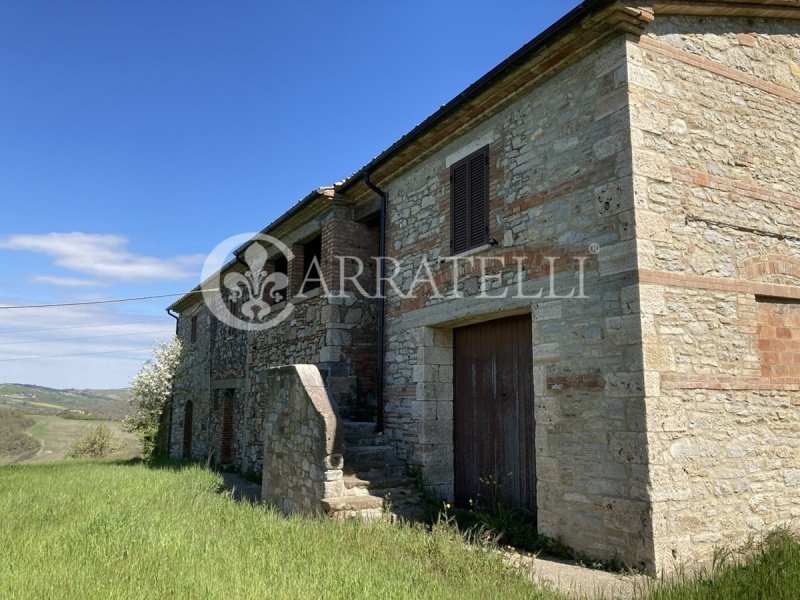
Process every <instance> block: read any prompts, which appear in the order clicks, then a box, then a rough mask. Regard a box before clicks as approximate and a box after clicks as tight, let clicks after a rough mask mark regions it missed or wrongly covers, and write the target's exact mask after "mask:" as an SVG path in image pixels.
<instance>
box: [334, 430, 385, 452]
mask: <svg viewBox="0 0 800 600" xmlns="http://www.w3.org/2000/svg"><path fill="white" fill-rule="evenodd" d="M344 442H345V445H346V446H347V447H348V448H352V447H355V446H385V445H386V439H385V438H384V437H383V434H380V433H373V434H372V435H371V436H369V437H347V436H345V438H344Z"/></svg>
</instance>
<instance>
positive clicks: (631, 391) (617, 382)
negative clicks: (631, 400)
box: [605, 372, 644, 398]
mask: <svg viewBox="0 0 800 600" xmlns="http://www.w3.org/2000/svg"><path fill="white" fill-rule="evenodd" d="M605 380H606V386H605V389H606V393H607V394H608V395H609V396H611V397H616V398H619V397H640V396H643V395H644V389H643V388H644V385H643V383H644V381H643V380H644V377H643V374H642V373H640V372H636V373H608V374H607V375H606V376H605Z"/></svg>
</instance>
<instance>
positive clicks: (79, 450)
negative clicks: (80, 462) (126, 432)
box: [67, 424, 122, 458]
mask: <svg viewBox="0 0 800 600" xmlns="http://www.w3.org/2000/svg"><path fill="white" fill-rule="evenodd" d="M120 448H122V443H121V442H120V441H119V440H118V439H117V438H115V437H114V433H113V432H112V431H111V429H109V427H108V425H105V424H100V425H98V426H97V427H92V428H91V429H90V430H89V431H87V432H86V433H85V434H84V435H83V436H82V437H80V438H79V439H78V440H77V441H76V442H75V443H74V444H73V446H72V448H70V450H69V453H68V454H67V457H69V458H102V457H104V456H108V455H109V454H112V453H114V452H116V451H117V450H119V449H120Z"/></svg>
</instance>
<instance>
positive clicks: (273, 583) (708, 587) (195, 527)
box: [0, 460, 800, 600]
mask: <svg viewBox="0 0 800 600" xmlns="http://www.w3.org/2000/svg"><path fill="white" fill-rule="evenodd" d="M221 490H222V480H221V479H220V477H219V476H217V475H216V474H214V473H211V472H209V471H207V470H204V469H202V468H199V467H196V466H188V467H185V468H175V467H173V468H162V469H153V468H148V467H147V466H145V465H144V464H143V463H132V462H128V463H125V462H119V461H117V462H115V461H108V460H106V461H59V462H53V463H43V464H33V465H24V466H23V465H19V466H6V467H0V599H2V600H5V599H14V600H16V599H18V598H21V599H27V598H33V599H36V598H48V599H49V598H58V599H61V598H67V599H70V598H81V599H94V598H103V599H106V598H115V599H116V598H120V599H124V598H137V599H139V598H142V599H147V598H158V599H161V598H203V599H207V598H209V599H211V598H269V599H270V600H271V599H277V600H280V599H283V598H291V599H293V600H294V599H305V598H325V599H337V598H348V599H350V598H354V599H355V598H370V599H382V598H423V599H424V598H500V599H503V600H506V599H515V598H534V599H537V598H539V599H543V600H556V599H558V598H563V596H560V595H558V594H556V593H553V592H549V591H544V590H543V589H541V588H537V587H534V586H533V585H531V584H530V583H529V582H528V581H527V580H526V579H525V578H524V577H523V576H520V575H518V574H516V573H514V572H513V571H512V570H511V569H509V568H507V567H506V566H504V564H503V561H502V558H501V557H500V555H499V554H498V553H496V552H494V551H493V550H491V549H487V548H484V547H481V546H480V545H474V544H473V545H469V544H465V543H464V542H463V540H462V538H461V536H460V534H459V533H458V532H457V530H456V529H455V528H454V527H451V526H449V525H448V524H447V523H443V524H440V525H439V526H435V527H434V528H433V531H431V532H428V531H426V530H423V529H420V528H411V527H399V526H391V525H386V524H372V525H369V524H363V523H360V522H358V521H352V520H351V521H333V520H327V519H304V518H288V519H287V518H284V517H282V516H280V515H279V514H277V513H275V512H273V511H271V510H269V509H267V508H264V507H261V506H254V505H250V504H244V503H237V502H234V501H233V500H231V499H230V498H229V497H227V496H226V495H225V494H221V493H220V491H221ZM637 597H639V598H646V599H647V600H701V599H702V600H707V599H711V600H740V599H742V600H784V599H785V600H789V599H792V600H794V599H797V598H800V544H798V542H797V541H796V540H795V539H794V538H793V537H792V536H791V535H789V533H787V532H785V531H780V532H775V533H773V534H771V535H770V536H769V537H768V538H767V539H766V541H765V542H764V543H763V544H761V545H759V546H756V547H755V548H753V549H751V551H750V552H748V553H747V554H746V555H745V554H741V555H733V554H731V555H729V556H727V558H726V560H723V561H719V562H718V563H717V564H716V566H715V567H714V568H713V570H709V571H708V572H706V573H705V574H701V576H700V577H698V578H694V579H690V578H688V577H683V578H678V579H677V580H675V581H673V582H671V583H668V584H663V585H661V586H660V587H657V588H656V587H652V588H648V589H646V590H643V591H642V593H641V594H640V595H639V596H637Z"/></svg>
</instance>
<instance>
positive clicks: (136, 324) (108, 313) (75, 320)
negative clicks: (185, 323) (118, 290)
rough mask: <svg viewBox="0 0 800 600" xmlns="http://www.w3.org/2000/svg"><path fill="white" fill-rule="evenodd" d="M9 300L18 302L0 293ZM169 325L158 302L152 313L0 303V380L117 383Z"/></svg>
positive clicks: (172, 326)
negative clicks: (26, 307)
mask: <svg viewBox="0 0 800 600" xmlns="http://www.w3.org/2000/svg"><path fill="white" fill-rule="evenodd" d="M9 300H13V301H11V302H9ZM13 304H19V302H17V301H16V299H11V298H2V297H0V306H3V305H6V306H8V305H13ZM151 304H152V305H153V307H154V308H155V307H157V306H158V301H153V302H151ZM140 308H141V307H140ZM159 308H160V307H159ZM174 330H175V321H174V320H173V319H171V318H170V317H168V316H167V314H166V313H165V312H163V308H162V309H161V310H158V312H157V314H153V313H150V314H142V313H141V312H139V311H136V312H125V309H123V308H121V307H116V306H114V307H111V306H105V305H89V306H72V307H53V308H32V309H22V310H13V309H12V310H2V309H0V382H15V383H17V382H19V383H35V384H39V385H46V386H50V387H57V388H67V387H71V388H88V387H123V386H126V385H128V384H129V382H130V379H131V377H132V376H133V375H134V374H135V373H136V372H137V371H138V370H139V368H140V366H141V364H142V361H143V360H144V359H145V358H147V357H149V356H150V355H151V349H152V347H153V346H154V344H156V343H160V342H164V341H167V340H169V339H170V338H171V337H172V334H173V332H174Z"/></svg>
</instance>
